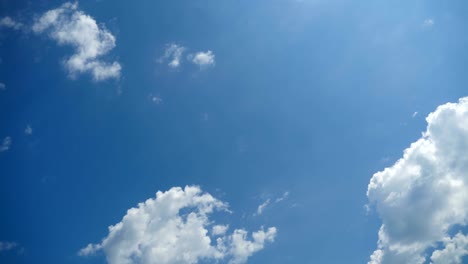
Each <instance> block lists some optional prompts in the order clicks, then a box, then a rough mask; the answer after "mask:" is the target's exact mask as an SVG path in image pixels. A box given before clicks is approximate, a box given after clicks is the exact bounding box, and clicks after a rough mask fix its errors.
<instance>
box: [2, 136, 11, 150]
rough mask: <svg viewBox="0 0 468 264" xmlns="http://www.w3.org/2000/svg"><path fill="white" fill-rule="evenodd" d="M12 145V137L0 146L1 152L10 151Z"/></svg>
mask: <svg viewBox="0 0 468 264" xmlns="http://www.w3.org/2000/svg"><path fill="white" fill-rule="evenodd" d="M11 143H13V140H12V139H11V137H5V138H4V139H3V141H2V144H0V152H4V151H7V150H9V149H10V147H11Z"/></svg>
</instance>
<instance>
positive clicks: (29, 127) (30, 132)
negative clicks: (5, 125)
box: [24, 125, 33, 136]
mask: <svg viewBox="0 0 468 264" xmlns="http://www.w3.org/2000/svg"><path fill="white" fill-rule="evenodd" d="M32 133H33V129H32V127H31V126H30V125H27V126H26V128H25V129H24V134H26V135H28V136H30V135H32Z"/></svg>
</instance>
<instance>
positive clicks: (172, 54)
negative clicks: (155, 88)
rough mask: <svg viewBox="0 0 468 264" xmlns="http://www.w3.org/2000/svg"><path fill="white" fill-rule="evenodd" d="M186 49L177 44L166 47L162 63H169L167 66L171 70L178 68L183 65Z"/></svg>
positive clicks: (161, 59) (160, 60)
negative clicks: (182, 60)
mask: <svg viewBox="0 0 468 264" xmlns="http://www.w3.org/2000/svg"><path fill="white" fill-rule="evenodd" d="M184 51H185V48H184V47H182V46H179V45H177V44H174V43H173V44H169V45H167V47H166V51H165V52H164V55H163V56H162V57H161V58H160V59H159V62H160V63H163V62H164V61H168V60H169V62H168V63H167V65H168V66H169V67H171V68H178V67H179V66H180V64H181V58H182V54H183V53H184Z"/></svg>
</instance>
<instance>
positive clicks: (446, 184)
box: [367, 97, 468, 264]
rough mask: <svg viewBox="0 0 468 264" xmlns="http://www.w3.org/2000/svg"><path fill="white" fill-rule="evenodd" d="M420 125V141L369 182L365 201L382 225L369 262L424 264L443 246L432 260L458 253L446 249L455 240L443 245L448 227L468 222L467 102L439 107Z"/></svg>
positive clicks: (467, 100)
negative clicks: (423, 127)
mask: <svg viewBox="0 0 468 264" xmlns="http://www.w3.org/2000/svg"><path fill="white" fill-rule="evenodd" d="M426 120H427V123H428V126H427V130H426V132H424V133H423V135H422V137H421V138H420V139H419V140H417V141H416V142H414V143H412V144H411V146H410V147H409V148H408V149H406V150H405V151H404V155H403V157H402V158H401V159H400V160H398V161H397V162H396V163H395V164H394V165H393V166H391V167H389V168H386V169H385V170H383V171H380V172H377V173H375V174H374V175H373V177H372V179H371V180H370V183H369V186H368V191H367V196H368V198H369V201H370V202H371V204H374V205H375V206H376V209H377V212H378V213H379V215H380V218H381V219H382V226H381V228H380V231H379V241H378V249H377V250H376V251H375V252H374V253H373V255H372V256H371V261H370V262H369V263H372V264H391V263H408V264H419V263H425V261H426V255H425V252H426V251H427V250H430V249H431V248H432V247H435V246H436V244H437V243H440V242H444V241H445V249H442V250H441V251H436V252H434V254H435V255H433V260H434V261H438V260H437V259H438V258H440V259H442V257H439V256H438V255H439V254H440V255H444V258H443V259H456V257H454V256H455V255H453V254H461V253H460V252H462V253H463V251H460V250H457V251H456V253H454V251H451V250H450V246H451V245H454V244H457V243H458V244H460V243H461V242H459V240H460V238H457V237H455V238H451V239H452V240H451V241H452V242H446V241H447V239H450V237H449V234H448V231H449V230H450V229H451V228H454V227H457V226H466V224H467V220H468V196H467V195H466V194H467V193H468V174H467V173H466V172H467V171H468V156H467V155H466V150H467V149H468V97H466V98H461V99H460V100H459V102H458V103H447V104H444V105H441V106H439V107H438V108H437V109H436V110H435V111H434V112H433V113H431V114H429V116H428V117H427V118H426ZM453 241H456V242H453ZM458 244H457V245H458ZM448 254H452V255H451V257H450V256H447V255H448ZM463 254H464V253H463ZM439 263H441V262H439ZM443 263H458V262H456V261H455V262H443Z"/></svg>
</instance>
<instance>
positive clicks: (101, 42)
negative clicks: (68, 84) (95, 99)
mask: <svg viewBox="0 0 468 264" xmlns="http://www.w3.org/2000/svg"><path fill="white" fill-rule="evenodd" d="M32 30H33V31H34V32H35V33H47V34H48V36H49V37H50V38H52V39H53V40H55V41H57V43H58V44H59V45H70V46H72V47H74V49H75V54H73V55H72V56H70V57H69V58H67V59H66V60H65V62H64V64H65V67H66V68H67V70H68V71H69V73H70V76H72V77H75V76H76V75H77V74H81V73H85V72H89V73H91V74H92V76H93V78H94V79H95V80H96V81H100V80H105V79H110V78H119V77H120V70H121V68H122V67H121V66H120V64H119V63H118V62H116V61H115V62H112V63H106V62H103V61H101V60H100V57H101V56H103V55H105V54H107V53H108V52H109V51H110V50H112V49H113V48H114V47H115V37H114V36H113V35H112V34H111V33H110V32H109V31H107V30H106V29H105V28H103V27H100V26H98V24H97V23H96V21H95V20H94V19H93V18H92V17H91V16H89V15H86V14H85V13H83V12H82V11H80V10H79V9H78V4H77V3H65V4H63V5H62V6H60V7H59V8H56V9H53V10H49V11H47V12H45V13H44V14H42V15H41V16H40V17H39V18H38V19H37V20H36V21H35V23H34V24H33V26H32Z"/></svg>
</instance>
